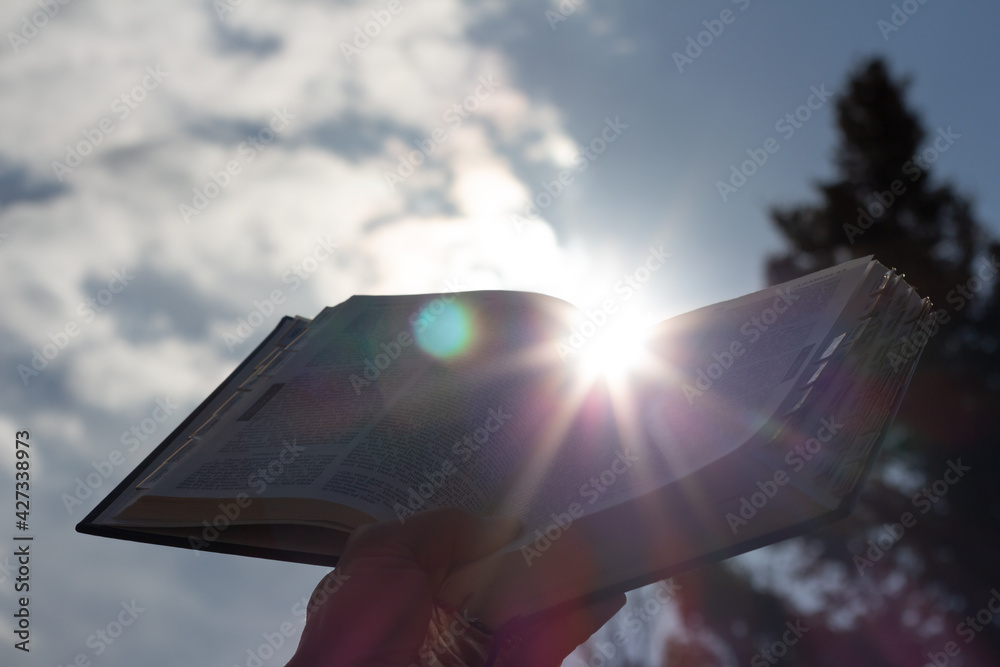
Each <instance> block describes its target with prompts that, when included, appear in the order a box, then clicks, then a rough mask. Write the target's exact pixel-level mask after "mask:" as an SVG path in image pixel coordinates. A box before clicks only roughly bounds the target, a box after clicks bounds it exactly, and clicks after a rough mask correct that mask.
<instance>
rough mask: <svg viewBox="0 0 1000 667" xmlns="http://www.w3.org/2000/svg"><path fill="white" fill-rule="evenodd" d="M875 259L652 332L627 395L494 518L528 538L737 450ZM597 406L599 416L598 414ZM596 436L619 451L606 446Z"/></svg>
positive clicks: (575, 436) (817, 347)
mask: <svg viewBox="0 0 1000 667" xmlns="http://www.w3.org/2000/svg"><path fill="white" fill-rule="evenodd" d="M869 263H870V258H862V259H858V260H854V261H851V262H848V263H845V264H842V265H840V266H837V267H833V268H831V269H828V270H826V271H821V272H818V273H816V274H812V275H809V276H806V277H804V278H801V279H799V280H795V281H791V282H789V283H785V284H783V285H779V286H776V287H771V288H767V289H764V290H761V291H759V292H755V293H753V294H749V295H746V296H744V297H740V298H738V299H733V300H731V301H726V302H722V303H719V304H715V305H713V306H709V307H707V308H702V309H699V310H696V311H693V312H690V313H687V314H684V315H680V316H677V317H674V318H672V319H670V320H667V321H666V322H663V323H661V324H660V325H657V326H656V327H654V328H653V329H652V331H651V332H650V338H649V344H648V346H649V350H650V352H651V355H650V356H651V361H650V362H649V364H648V365H647V367H646V368H645V369H644V371H643V373H642V374H641V375H640V376H638V377H634V378H633V379H632V381H631V383H630V385H629V386H628V388H627V390H625V391H624V392H622V393H625V394H627V395H625V396H619V397H618V399H617V400H616V397H615V396H611V397H610V398H608V399H607V400H605V401H603V402H602V401H600V400H596V401H594V403H595V405H590V406H588V407H587V409H586V410H585V411H584V412H582V413H581V415H580V416H579V417H578V424H576V425H575V426H574V427H573V428H572V430H571V437H570V438H569V439H570V440H571V441H572V442H568V443H567V446H565V447H563V449H562V450H561V451H560V452H559V454H558V455H556V456H554V457H552V460H551V461H549V462H548V465H547V466H546V469H545V470H544V471H543V472H540V473H536V474H535V475H525V476H524V477H523V480H522V484H521V485H519V486H518V487H516V488H514V489H511V491H510V492H509V493H508V494H507V496H506V497H505V501H504V503H503V505H502V506H501V508H500V509H499V511H500V512H502V513H510V514H515V515H517V516H520V517H522V520H523V521H524V522H525V525H526V526H527V527H528V530H527V531H526V533H531V531H532V530H533V529H538V530H541V531H544V529H545V527H547V526H550V525H551V524H553V522H556V521H557V517H562V520H563V521H565V514H567V513H572V512H570V509H571V508H572V509H573V510H574V511H575V512H576V513H578V514H579V516H585V515H588V514H593V513H594V512H597V511H600V510H602V509H605V508H608V507H611V506H614V505H617V504H619V503H621V502H624V501H626V500H629V499H631V498H635V497H637V496H639V495H642V494H644V493H647V492H650V491H652V490H654V489H657V488H660V487H662V486H664V485H666V484H669V483H671V482H674V481H676V480H678V479H681V478H683V477H685V476H686V475H689V474H690V473H692V472H694V471H695V470H698V469H699V468H702V467H703V466H705V465H707V464H709V463H711V462H713V461H716V460H718V459H719V458H721V457H723V456H725V455H726V454H729V453H730V452H732V451H734V450H735V449H736V448H738V447H739V446H741V445H742V444H743V443H745V442H747V441H748V440H749V439H750V438H751V437H753V436H754V434H755V433H757V432H758V431H759V430H760V429H761V428H762V427H763V426H764V425H765V424H767V423H768V421H769V420H770V419H771V418H772V417H773V415H774V412H775V410H776V409H777V408H778V406H779V405H780V404H781V403H782V401H783V400H784V399H785V398H786V397H787V396H788V394H789V391H790V390H791V389H792V388H793V387H794V386H796V385H795V381H796V379H797V378H798V376H799V374H800V373H801V371H802V369H803V368H804V367H805V366H806V362H807V361H809V360H810V359H812V358H813V357H815V356H819V355H822V354H823V353H824V352H826V350H825V349H821V347H822V346H823V345H824V344H826V343H827V337H828V334H829V332H830V330H831V328H832V327H833V325H834V323H835V322H836V321H837V319H838V317H839V315H840V313H841V311H842V310H843V309H844V307H845V306H846V304H847V303H848V301H849V300H850V298H851V297H852V295H853V294H854V293H855V291H856V289H857V287H858V285H859V284H860V283H861V281H862V279H863V278H864V276H865V274H866V272H867V270H868V265H869ZM609 391H612V392H613V391H614V390H609ZM619 391H620V390H619ZM601 405H604V406H606V407H604V408H603V410H604V414H603V415H595V413H596V412H600V411H601V410H602V408H601V407H600V406H601ZM609 423H613V424H614V425H615V426H614V428H611V427H609V426H608V424H609ZM598 429H604V430H603V431H598ZM595 432H596V433H598V435H597V437H596V438H595V436H594V434H595ZM595 439H600V440H603V441H604V442H610V443H615V442H620V446H616V447H612V448H607V447H605V448H603V449H602V448H600V447H598V446H596V445H595V444H594V442H593V441H594V440H595ZM581 443H588V444H586V445H582V444H581ZM570 445H572V446H570ZM528 538H533V536H532V535H530V534H526V537H525V539H528ZM520 545H521V542H517V543H514V544H512V545H510V547H509V548H511V549H513V548H518V547H519V546H520Z"/></svg>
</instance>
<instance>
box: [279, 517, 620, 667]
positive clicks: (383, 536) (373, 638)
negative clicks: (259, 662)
mask: <svg viewBox="0 0 1000 667" xmlns="http://www.w3.org/2000/svg"><path fill="white" fill-rule="evenodd" d="M518 530H519V522H518V521H517V519H514V518H507V517H505V518H483V517H479V516H475V515H473V514H470V513H468V512H465V511H462V510H459V509H455V508H441V509H436V510H430V511H428V512H422V513H420V514H416V515H414V516H412V517H410V518H408V519H407V520H406V522H405V523H403V524H400V523H398V522H396V521H387V522H383V523H376V524H369V525H366V526H362V527H361V528H359V529H358V530H356V531H355V532H354V534H353V535H351V538H350V539H349V540H348V542H347V545H346V546H345V548H344V553H343V555H342V556H341V558H340V562H339V564H338V566H337V569H336V570H334V571H333V572H331V573H330V574H328V575H327V576H326V577H324V578H323V580H321V581H320V583H319V585H317V587H316V590H315V591H314V592H313V598H312V600H311V601H310V604H309V613H308V615H307V618H306V627H305V629H304V630H303V632H302V638H301V639H300V641H299V646H298V649H297V650H296V652H295V655H294V656H293V658H292V660H291V661H290V662H289V663H288V665H287V667H325V666H327V665H329V666H331V667H332V666H334V665H336V667H346V666H351V667H353V666H355V665H357V666H362V665H363V666H366V667H367V666H371V667H411V666H416V665H424V664H428V663H426V662H421V651H420V649H421V647H422V646H423V645H424V641H425V638H426V637H427V635H428V628H429V625H430V621H431V615H432V612H433V611H434V609H435V595H436V593H437V591H438V589H439V588H440V587H441V585H442V583H443V582H444V580H445V577H446V576H447V575H448V573H449V571H450V570H451V569H452V568H454V567H457V566H459V565H462V564H463V563H467V562H470V561H473V560H476V559H478V558H482V557H484V556H487V555H489V554H490V553H492V552H494V551H496V550H497V549H499V548H500V547H502V546H503V545H504V544H506V543H508V542H509V541H510V540H512V539H513V538H514V537H515V536H516V535H517V533H518ZM333 581H336V582H337V584H336V586H332V585H331V583H332V582H333ZM321 601H322V602H321ZM320 602H321V603H320ZM624 604H625V596H624V595H620V596H618V597H617V598H613V599H611V600H608V601H605V602H604V603H602V604H600V605H594V606H591V607H584V608H578V609H572V610H569V611H567V612H563V613H560V614H559V615H557V616H552V617H550V618H547V619H546V620H545V621H544V622H541V623H539V624H537V625H536V626H535V627H533V628H532V629H531V630H530V631H529V633H528V634H527V635H525V636H522V637H521V638H520V639H521V641H520V643H519V644H518V647H517V649H516V650H515V652H514V654H513V655H511V656H508V658H507V659H508V661H509V662H510V664H512V665H513V664H516V665H523V666H524V667H556V666H557V665H559V664H560V663H561V662H562V660H563V658H565V657H566V656H567V655H568V654H569V653H570V652H571V651H572V650H573V649H574V648H575V647H576V646H577V645H579V644H581V643H582V642H584V641H586V639H587V638H588V637H589V636H590V635H591V634H593V633H594V632H596V631H597V629H598V628H600V627H601V626H602V625H603V624H604V623H606V622H607V620H608V619H610V618H611V617H612V616H613V615H614V614H615V612H617V611H618V610H619V609H620V608H621V607H622V606H623V605H624ZM469 632H476V633H478V631H477V630H475V629H473V628H470V629H469ZM478 634H479V635H480V636H484V637H485V635H482V633H478ZM424 655H425V657H426V655H427V652H426V651H425V652H424ZM430 664H433V663H430ZM469 667H480V666H479V664H476V665H472V664H471V663H470V664H469Z"/></svg>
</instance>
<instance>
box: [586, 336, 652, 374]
mask: <svg viewBox="0 0 1000 667" xmlns="http://www.w3.org/2000/svg"><path fill="white" fill-rule="evenodd" d="M646 343H647V329H646V327H643V326H640V325H637V324H636V325H634V326H619V327H615V328H614V329H610V330H608V331H602V332H601V333H600V334H599V335H597V336H595V337H594V338H593V339H591V340H589V341H587V344H586V346H585V347H584V348H583V349H582V350H581V351H580V352H581V356H580V362H581V366H582V369H583V371H584V372H585V373H586V374H587V376H588V377H590V378H593V379H596V378H597V377H599V376H602V377H605V378H607V379H609V380H617V379H622V378H624V377H625V376H627V375H629V374H631V373H633V372H636V371H638V370H640V369H641V368H642V366H643V365H644V363H645V362H646V361H647V355H646V351H647V350H646Z"/></svg>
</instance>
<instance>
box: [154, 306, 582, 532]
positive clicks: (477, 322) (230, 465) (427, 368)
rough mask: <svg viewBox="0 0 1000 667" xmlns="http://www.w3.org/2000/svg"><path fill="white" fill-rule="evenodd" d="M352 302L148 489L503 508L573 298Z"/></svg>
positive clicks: (393, 511) (402, 513)
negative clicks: (500, 499)
mask: <svg viewBox="0 0 1000 667" xmlns="http://www.w3.org/2000/svg"><path fill="white" fill-rule="evenodd" d="M345 306H346V307H344V308H342V309H341V313H339V314H338V315H337V316H335V317H324V316H323V315H321V316H320V317H317V318H316V320H315V321H314V323H313V325H312V327H311V328H310V331H309V332H308V334H307V338H306V341H305V342H304V344H303V345H302V346H301V349H299V350H298V351H296V352H294V353H293V354H292V355H287V356H285V357H279V358H277V359H275V360H274V363H275V364H277V365H279V366H280V368H279V369H278V370H277V371H275V372H274V374H273V376H271V377H269V378H267V379H266V381H261V383H260V385H259V386H255V387H253V388H252V391H251V392H250V393H248V394H247V395H246V396H245V397H242V400H241V401H240V403H241V404H240V406H239V407H238V408H236V409H234V410H232V411H231V413H228V414H227V415H226V420H220V422H219V423H218V425H216V426H213V429H214V431H213V433H212V434H211V437H210V438H207V439H206V440H205V444H202V445H201V446H199V447H198V448H197V450H196V451H194V452H193V453H192V454H190V455H189V456H188V457H187V458H185V459H184V461H183V462H182V463H180V464H178V465H177V466H176V467H175V468H173V469H171V470H170V471H169V472H168V473H167V474H166V475H164V476H163V477H162V479H160V480H158V481H156V482H155V484H154V485H153V486H152V489H151V490H150V492H149V493H150V495H151V496H156V497H161V498H162V497H172V498H178V499H182V498H206V497H207V498H231V497H234V495H235V494H237V493H245V494H247V495H249V496H250V497H251V498H254V497H268V498H318V499H323V500H328V501H330V502H335V503H342V504H347V505H350V506H351V507H354V508H356V509H358V510H360V511H362V512H365V513H366V514H368V515H369V516H371V517H373V518H376V519H379V520H386V519H391V518H397V519H405V517H406V516H408V515H409V514H412V513H414V512H416V511H421V510H424V509H429V508H432V507H439V506H458V507H463V508H465V509H467V510H469V511H473V512H485V511H486V510H487V509H488V508H489V507H490V506H491V505H493V504H495V501H496V496H497V495H498V490H499V489H500V488H501V486H502V485H503V484H504V483H506V482H507V480H508V478H509V477H510V475H511V474H512V472H513V470H515V469H516V468H517V467H518V465H519V464H520V463H521V460H522V459H523V457H524V452H525V450H526V449H527V448H528V447H529V445H530V434H531V433H532V432H533V429H534V427H533V422H534V421H535V420H536V419H537V416H538V415H539V414H540V411H541V410H540V407H541V406H540V405H539V402H538V400H537V399H538V397H537V394H536V393H535V392H536V388H540V387H544V377H545V376H546V374H547V373H550V372H551V360H550V358H549V357H551V352H545V351H546V350H551V349H553V348H552V347H551V345H549V340H550V338H553V337H556V338H558V337H559V336H561V335H563V334H564V331H563V330H562V329H561V326H562V324H561V322H562V319H561V318H562V316H561V315H559V314H557V313H558V312H564V311H567V310H568V309H569V308H570V307H569V306H568V304H565V303H564V302H561V301H558V300H556V299H552V298H551V297H544V296H541V295H536V294H529V293H519V292H472V293H463V294H458V295H451V296H450V298H449V297H448V296H444V295H442V296H437V297H435V296H434V295H415V296H397V297H354V299H352V300H351V301H349V302H348V303H347V304H345ZM539 352H541V354H539Z"/></svg>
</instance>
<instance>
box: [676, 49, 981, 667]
mask: <svg viewBox="0 0 1000 667" xmlns="http://www.w3.org/2000/svg"><path fill="white" fill-rule="evenodd" d="M907 85H908V82H907V81H906V80H895V79H894V78H893V77H892V76H891V75H890V73H889V71H888V68H887V66H886V64H885V63H884V62H883V61H882V60H881V59H878V58H876V59H872V60H869V61H867V62H864V63H862V64H861V66H859V67H858V68H857V69H856V70H855V71H854V72H853V73H852V74H851V75H850V77H849V84H848V85H847V86H846V87H845V89H844V90H845V91H846V92H845V93H844V94H842V95H841V96H840V97H839V98H838V100H837V104H836V117H837V127H838V129H839V135H840V142H839V145H838V146H837V148H836V152H835V155H834V163H835V166H836V177H835V180H833V181H831V182H824V183H819V184H818V185H817V190H818V201H817V202H815V203H811V204H804V205H796V206H779V207H775V208H773V209H772V210H771V217H772V219H773V222H774V223H775V225H776V226H777V227H778V229H779V230H780V231H781V232H782V234H783V235H784V236H785V238H786V240H787V242H788V244H789V249H788V250H787V252H785V253H783V254H780V255H778V256H775V257H771V258H770V259H769V260H768V262H767V266H766V271H767V277H768V280H769V282H770V283H771V284H774V283H778V282H783V281H786V280H790V279H792V278H796V277H798V276H801V275H804V274H806V273H809V272H812V271H816V270H819V269H823V268H826V267H829V266H832V265H835V264H837V263H840V262H843V261H846V260H849V259H852V258H855V257H863V256H866V255H869V254H873V255H874V256H875V258H876V259H878V260H879V261H881V262H882V263H883V264H885V265H887V266H890V267H894V268H896V269H897V270H898V271H900V272H902V273H904V274H905V276H906V279H907V281H908V282H910V283H911V284H912V285H914V287H916V288H917V290H918V291H919V293H920V294H921V295H923V296H929V297H930V298H931V299H932V300H933V301H934V303H935V308H936V309H943V310H944V311H945V312H946V314H947V315H948V321H947V322H946V323H945V324H943V325H942V326H941V327H940V329H939V332H938V333H937V334H936V335H934V336H933V337H932V338H931V340H930V341H929V342H928V344H927V346H926V348H925V349H924V351H923V356H922V358H921V361H920V365H919V366H918V370H917V373H916V374H915V375H914V378H913V380H912V382H911V384H910V388H909V389H908V391H907V394H906V397H905V399H904V401H903V405H902V407H901V409H900V412H899V414H898V415H897V417H896V420H895V422H894V425H893V428H892V429H891V430H890V433H889V435H888V436H887V438H886V443H885V445H884V446H883V451H882V453H881V454H880V456H879V459H878V461H877V464H876V468H875V470H874V471H873V474H872V476H871V478H870V479H869V481H868V482H867V484H866V486H865V490H864V493H863V494H862V497H861V500H860V502H859V504H858V506H857V508H856V510H855V512H854V514H853V515H852V516H851V517H850V518H849V519H847V520H844V521H841V522H838V523H836V524H833V525H831V526H829V527H828V528H825V529H822V530H819V531H815V532H813V533H810V534H809V535H806V536H803V537H800V538H796V539H795V540H791V541H787V542H784V543H781V544H779V545H774V546H772V547H767V548H766V549H767V551H764V552H763V553H764V554H765V555H768V556H771V557H773V558H779V557H782V558H783V557H785V556H788V555H789V554H792V555H793V556H794V557H792V558H789V560H788V561H787V564H786V565H785V566H784V567H783V569H782V572H781V573H780V576H779V577H778V579H780V581H773V580H771V581H768V580H766V579H764V580H762V579H760V577H759V576H755V575H754V574H753V569H752V568H744V567H743V566H742V565H741V564H740V561H739V560H738V559H737V560H736V561H735V562H733V561H730V562H727V563H721V564H718V565H715V566H711V567H707V568H702V569H700V570H697V571H694V572H691V573H689V574H687V575H685V576H683V577H681V578H679V579H680V581H681V583H682V586H683V588H682V595H681V610H682V616H683V618H684V621H685V625H686V626H687V628H688V629H689V630H691V629H693V628H695V627H698V626H700V625H701V624H703V623H704V624H705V625H707V626H708V627H711V628H712V629H713V632H714V634H715V636H716V637H718V638H721V639H722V640H724V642H725V643H726V645H727V648H728V650H730V651H733V652H735V654H736V658H737V663H738V664H747V663H749V664H752V665H757V664H760V665H764V664H767V665H770V664H777V663H779V662H780V664H783V665H810V666H817V665H842V664H861V665H913V666H920V665H924V664H928V663H930V664H934V662H933V661H932V657H931V656H937V657H936V658H934V659H936V660H937V661H938V664H946V663H945V662H941V660H943V659H944V660H947V664H957V663H958V661H959V658H956V657H954V656H951V655H948V654H946V653H944V651H945V646H946V644H947V642H949V641H951V642H955V644H954V647H955V648H957V649H958V651H959V652H960V656H961V658H960V659H961V664H964V665H996V664H1000V632H998V630H997V628H998V627H1000V614H995V615H994V618H995V620H994V621H993V622H992V624H991V625H983V624H981V623H982V621H981V619H980V620H976V618H975V617H976V614H977V612H978V611H979V610H980V609H983V608H984V607H985V606H986V603H987V601H988V599H989V598H990V596H991V595H992V594H993V592H996V591H998V590H1000V567H998V565H1000V500H998V494H997V492H996V480H997V479H998V478H1000V426H998V424H1000V364H998V354H997V352H996V350H997V336H998V335H1000V288H997V287H996V285H998V284H1000V282H998V281H997V277H996V275H994V277H993V278H992V279H986V280H984V279H982V277H981V273H988V270H987V268H986V267H991V266H995V264H994V263H995V262H996V261H998V260H1000V243H998V242H997V241H996V240H995V239H993V238H991V236H990V235H989V234H988V233H987V231H986V230H985V228H984V227H983V226H982V225H981V224H980V223H979V222H978V221H977V220H976V219H975V216H974V212H973V208H974V207H973V204H972V202H971V201H970V199H969V198H968V197H965V196H963V195H962V194H961V193H959V192H958V191H957V190H956V188H955V187H953V186H952V185H950V184H947V183H938V182H937V181H936V179H935V178H934V175H933V171H934V162H935V161H936V160H937V159H940V158H941V156H942V155H944V154H945V153H946V152H947V150H948V149H950V148H951V147H952V146H953V145H954V144H955V143H956V142H960V141H971V140H972V139H971V138H963V137H961V136H960V134H958V133H956V132H955V131H954V130H953V129H951V128H949V127H948V126H943V127H940V128H938V127H935V128H934V129H933V130H931V131H928V130H925V128H924V126H923V124H922V122H921V120H920V119H919V118H918V116H917V115H916V114H915V113H914V112H913V111H912V110H910V109H909V108H908V107H907V104H906V101H905V92H906V88H907ZM956 460H960V461H961V464H962V465H963V466H965V467H968V468H969V470H968V472H966V473H964V474H963V476H962V477H961V478H960V479H959V481H958V482H957V483H955V484H954V485H948V489H947V492H946V494H944V495H942V496H937V495H935V494H934V493H933V491H931V496H930V497H933V498H937V500H935V501H933V502H930V501H929V498H928V496H925V495H922V496H921V498H922V499H924V500H926V501H927V502H926V503H924V502H921V503H920V504H919V505H915V502H914V496H915V494H923V491H922V489H929V487H930V486H931V485H933V483H934V482H935V481H936V480H938V479H940V478H941V477H942V475H943V473H944V471H945V470H946V469H947V468H948V465H949V461H951V462H954V461H956ZM925 504H926V506H927V507H928V510H927V513H926V514H924V513H922V512H921V510H922V509H923V507H924V506H925ZM907 511H909V512H911V513H913V514H914V515H915V516H916V517H917V523H916V525H914V526H913V527H912V528H909V529H907V530H906V532H905V534H903V535H902V536H901V537H899V539H898V540H896V541H895V542H894V544H893V546H892V547H891V548H889V549H888V550H885V552H884V553H883V554H882V555H881V556H880V557H879V558H877V559H869V558H866V555H867V549H868V547H869V545H868V540H870V539H873V538H877V536H878V535H879V534H880V531H882V530H884V528H883V526H884V525H885V524H887V523H888V524H890V525H891V524H893V523H896V522H898V521H899V520H900V517H901V515H902V514H903V513H904V512H907ZM759 555H760V554H757V556H758V557H759ZM859 555H860V556H861V557H862V558H863V560H862V561H859V560H858V556H859ZM796 590H808V591H810V593H809V594H808V595H806V596H805V597H806V599H807V600H808V599H811V600H812V606H811V607H810V606H809V604H803V603H802V602H794V598H795V595H794V593H793V592H794V591H796ZM998 603H1000V597H998V600H997V602H994V603H993V604H994V606H996V605H997V604H998ZM967 618H971V619H972V620H971V623H970V622H969V621H967V620H966V619H967ZM796 619H802V621H803V622H804V623H805V625H806V626H807V627H808V628H809V632H807V633H806V634H805V635H804V636H803V637H802V639H801V641H799V642H797V643H796V645H794V646H788V647H783V648H781V647H779V649H778V650H779V651H781V652H782V655H781V656H778V655H777V654H776V653H770V654H768V655H764V654H762V653H761V651H762V649H768V650H770V649H769V648H768V647H774V646H775V643H774V642H776V641H778V640H780V639H781V636H782V633H783V631H784V630H785V627H786V626H785V625H784V624H785V622H786V621H795V620H796ZM962 623H964V624H965V625H963V626H960V624H962ZM975 627H979V628H981V630H975V629H974V628H975ZM960 628H965V629H966V630H961V631H960ZM667 648H668V650H667V653H668V655H669V654H670V653H673V654H674V655H673V657H675V658H676V659H677V660H676V662H677V663H678V664H680V665H682V666H683V665H688V664H691V665H695V664H701V663H702V662H704V661H705V660H704V658H697V659H694V658H686V657H684V656H691V655H693V653H692V652H691V651H690V650H688V651H679V650H677V647H676V646H673V645H671V646H668V647H667ZM929 654H930V655H929ZM667 664H669V665H671V667H677V665H676V664H674V662H668V663H667ZM706 664H709V663H706Z"/></svg>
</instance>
